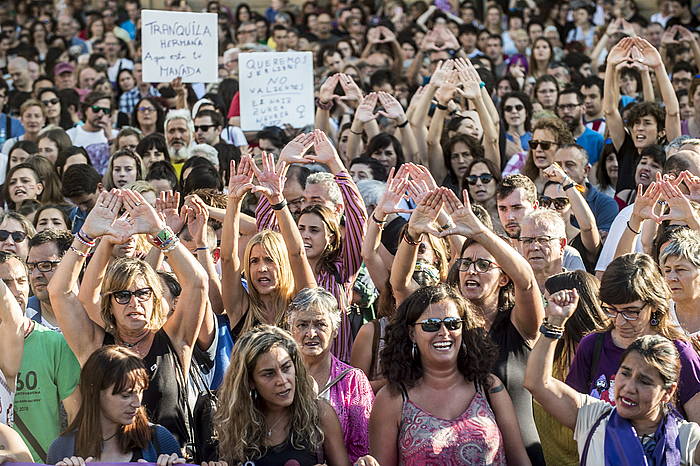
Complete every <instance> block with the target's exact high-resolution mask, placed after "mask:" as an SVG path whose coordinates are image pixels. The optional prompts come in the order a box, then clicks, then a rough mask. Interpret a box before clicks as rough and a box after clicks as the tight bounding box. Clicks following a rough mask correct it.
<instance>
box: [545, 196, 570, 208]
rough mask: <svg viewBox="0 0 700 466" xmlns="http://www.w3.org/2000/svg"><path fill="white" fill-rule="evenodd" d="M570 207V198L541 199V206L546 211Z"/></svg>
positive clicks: (546, 197)
mask: <svg viewBox="0 0 700 466" xmlns="http://www.w3.org/2000/svg"><path fill="white" fill-rule="evenodd" d="M568 205H569V198H568V197H549V196H542V197H540V206H542V207H544V208H545V209H551V208H552V207H554V209H556V210H563V209H565V208H566V206H568Z"/></svg>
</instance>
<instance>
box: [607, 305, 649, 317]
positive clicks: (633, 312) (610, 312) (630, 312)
mask: <svg viewBox="0 0 700 466" xmlns="http://www.w3.org/2000/svg"><path fill="white" fill-rule="evenodd" d="M647 304H649V303H644V305H643V306H642V307H640V308H639V309H625V310H622V311H618V310H617V309H615V308H614V307H610V306H605V305H603V306H601V308H602V309H603V312H604V313H605V315H606V316H608V317H610V318H611V319H617V316H618V315H619V314H621V315H622V318H623V319H625V320H630V321H634V320H637V319H639V314H640V313H641V312H642V310H643V309H644V308H645V307H647Z"/></svg>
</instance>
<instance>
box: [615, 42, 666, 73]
mask: <svg viewBox="0 0 700 466" xmlns="http://www.w3.org/2000/svg"><path fill="white" fill-rule="evenodd" d="M608 63H609V64H611V65H613V66H615V67H617V66H618V65H621V64H622V65H623V66H630V67H634V66H635V64H640V65H643V66H645V67H649V68H656V67H658V66H661V65H663V61H662V60H661V55H659V51H658V50H656V47H654V46H653V45H651V44H650V43H649V42H648V41H647V40H645V39H642V38H641V37H625V38H624V39H622V40H621V41H620V42H618V43H617V45H615V46H614V47H613V48H612V49H611V50H610V53H608Z"/></svg>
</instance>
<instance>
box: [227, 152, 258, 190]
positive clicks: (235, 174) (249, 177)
mask: <svg viewBox="0 0 700 466" xmlns="http://www.w3.org/2000/svg"><path fill="white" fill-rule="evenodd" d="M253 167H255V162H253V158H252V157H251V156H250V155H244V156H243V157H241V161H240V163H239V164H238V167H236V161H235V160H231V168H230V170H229V173H230V175H229V178H228V198H229V200H230V201H240V200H241V199H243V197H244V196H245V193H247V192H248V191H250V190H251V189H253V186H254V185H253V175H254V173H255V172H254V171H253Z"/></svg>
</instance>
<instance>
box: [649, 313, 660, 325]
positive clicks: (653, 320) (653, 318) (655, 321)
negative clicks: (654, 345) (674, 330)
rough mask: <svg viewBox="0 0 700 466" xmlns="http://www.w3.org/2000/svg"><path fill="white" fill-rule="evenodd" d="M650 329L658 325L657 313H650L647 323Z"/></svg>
mask: <svg viewBox="0 0 700 466" xmlns="http://www.w3.org/2000/svg"><path fill="white" fill-rule="evenodd" d="M649 323H650V324H651V326H652V327H656V326H657V325H659V313H658V312H656V311H654V312H652V313H651V320H650V321H649Z"/></svg>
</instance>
